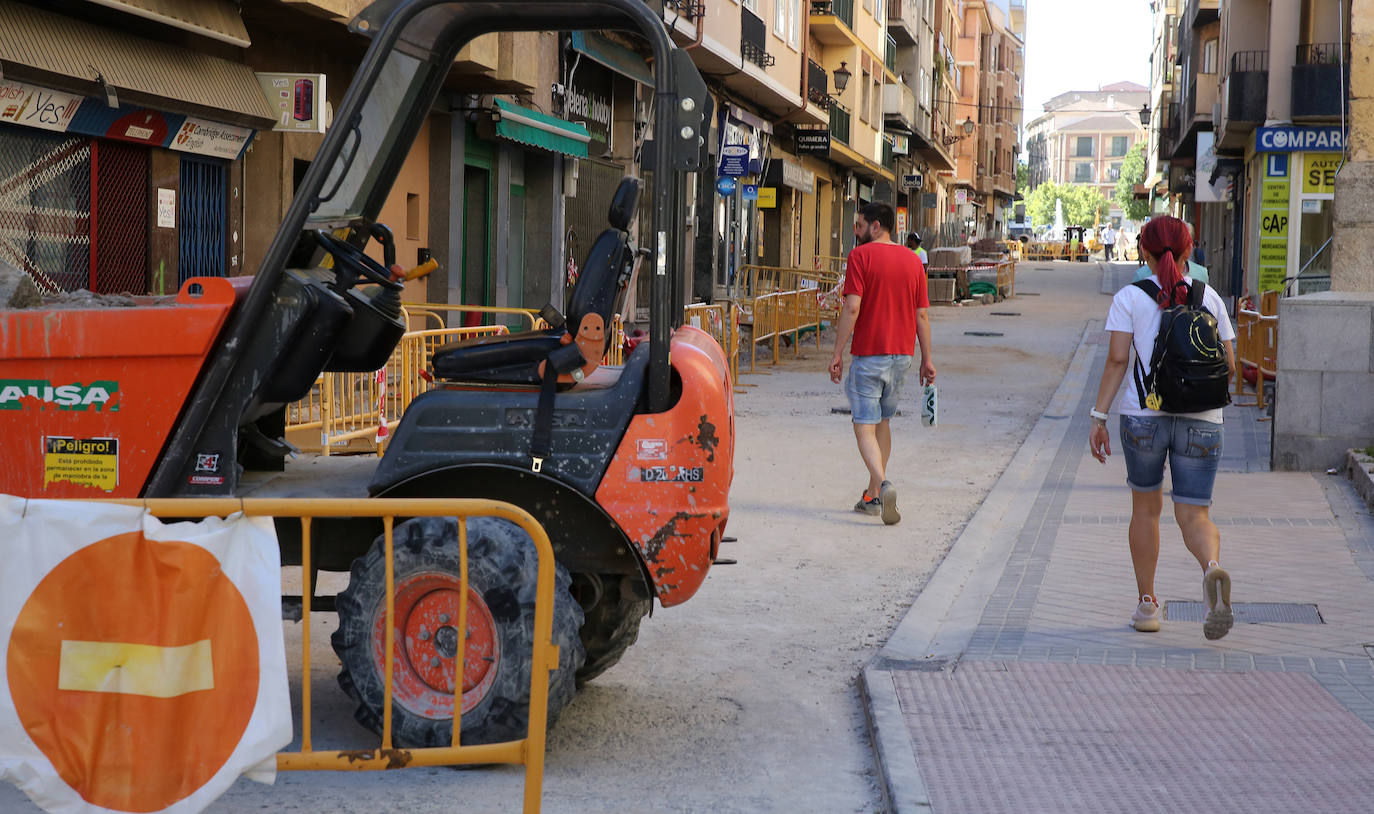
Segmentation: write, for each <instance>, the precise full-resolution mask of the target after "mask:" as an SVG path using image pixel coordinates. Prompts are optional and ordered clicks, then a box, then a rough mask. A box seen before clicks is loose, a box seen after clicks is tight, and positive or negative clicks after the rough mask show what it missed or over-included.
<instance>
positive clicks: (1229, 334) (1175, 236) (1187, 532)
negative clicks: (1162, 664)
mask: <svg viewBox="0 0 1374 814" xmlns="http://www.w3.org/2000/svg"><path fill="white" fill-rule="evenodd" d="M1192 248H1193V241H1192V239H1191V238H1190V237H1189V235H1188V230H1187V228H1186V227H1185V226H1184V223H1183V221H1181V220H1179V219H1178V218H1172V217H1167V216H1164V217H1157V218H1154V219H1153V220H1151V221H1150V222H1149V223H1147V224H1145V228H1144V229H1142V230H1141V232H1140V249H1141V251H1142V253H1143V254H1142V256H1143V257H1144V258H1145V263H1146V265H1147V266H1148V268H1149V270H1150V272H1151V275H1150V279H1151V280H1152V281H1153V282H1154V283H1155V285H1157V286H1158V287H1159V291H1160V293H1159V299H1158V300H1155V299H1152V298H1151V297H1150V295H1149V294H1147V293H1146V292H1145V291H1144V290H1142V289H1141V288H1139V287H1138V286H1135V285H1128V286H1126V287H1124V288H1122V289H1121V290H1120V291H1118V292H1117V293H1116V296H1115V297H1113V298H1112V306H1111V311H1110V312H1109V313H1108V316H1107V331H1108V332H1109V333H1110V335H1111V340H1110V345H1109V348H1108V352H1107V366H1106V368H1105V369H1104V370H1103V371H1102V382H1101V385H1100V386H1099V387H1098V391H1097V404H1096V406H1095V407H1094V408H1093V409H1092V410H1091V411H1090V412H1091V419H1092V428H1091V430H1090V431H1089V436H1088V444H1089V447H1090V448H1091V451H1092V455H1093V457H1094V458H1096V459H1097V460H1098V461H1100V462H1102V463H1104V464H1105V463H1106V462H1107V457H1108V456H1109V455H1111V453H1112V451H1111V438H1110V435H1109V434H1108V431H1107V411H1108V410H1110V409H1111V406H1112V400H1113V399H1115V398H1116V393H1117V390H1118V389H1120V387H1121V380H1122V379H1123V378H1125V379H1126V394H1125V395H1124V396H1123V397H1122V399H1121V423H1120V430H1121V446H1122V449H1123V453H1124V456H1125V459H1126V484H1127V485H1128V486H1129V487H1130V488H1131V524H1130V527H1129V529H1128V532H1127V534H1128V538H1129V541H1130V548H1131V562H1132V564H1133V565H1134V567H1135V580H1136V588H1137V589H1138V591H1139V595H1140V596H1139V604H1138V605H1137V607H1136V610H1135V613H1134V614H1132V615H1131V624H1132V626H1133V627H1135V629H1136V630H1139V631H1142V632H1147V633H1148V632H1154V631H1157V630H1159V627H1160V617H1161V614H1160V611H1159V601H1158V595H1157V594H1156V593H1155V585H1154V582H1155V567H1156V565H1157V564H1158V562H1159V515H1160V512H1161V511H1162V509H1163V506H1164V498H1163V492H1162V488H1163V485H1164V463H1165V460H1166V458H1167V460H1168V463H1169V472H1170V476H1171V479H1172V485H1173V491H1172V494H1171V495H1170V497H1172V498H1173V503H1174V518H1175V520H1177V521H1178V527H1179V531H1181V532H1182V533H1183V542H1184V545H1186V546H1187V547H1188V550H1189V551H1190V552H1192V554H1193V556H1194V557H1195V558H1196V559H1197V561H1198V564H1199V565H1200V566H1201V567H1202V572H1203V577H1202V585H1203V602H1204V605H1205V606H1206V609H1207V619H1206V622H1204V624H1203V634H1204V635H1205V636H1206V637H1207V638H1208V639H1219V638H1221V637H1222V636H1225V635H1226V633H1227V632H1228V631H1229V630H1230V629H1231V625H1232V622H1233V618H1232V613H1231V599H1230V596H1231V577H1230V575H1229V574H1228V573H1227V572H1226V571H1225V570H1224V569H1223V568H1222V567H1221V565H1220V564H1219V561H1218V558H1219V557H1220V554H1221V535H1220V533H1219V532H1218V531H1217V527H1216V524H1215V523H1213V522H1212V519H1211V516H1210V509H1209V507H1210V506H1211V504H1212V487H1213V485H1214V483H1215V482H1216V476H1217V465H1218V463H1219V462H1220V460H1221V409H1220V408H1217V409H1214V410H1207V411H1205V412H1200V413H1164V412H1160V411H1159V410H1154V409H1150V408H1149V407H1147V406H1146V404H1145V398H1144V394H1142V393H1141V392H1140V391H1139V387H1138V386H1137V379H1138V378H1139V379H1140V380H1142V381H1143V380H1144V378H1145V377H1146V376H1148V374H1149V368H1148V365H1147V360H1151V358H1152V356H1153V350H1154V344H1155V336H1156V334H1157V333H1158V332H1159V326H1160V321H1161V315H1162V313H1163V309H1164V308H1166V307H1168V306H1170V305H1177V304H1181V303H1183V302H1186V301H1187V296H1188V295H1187V293H1186V292H1187V291H1189V290H1191V287H1192V286H1194V285H1201V286H1206V285H1207V284H1206V283H1204V282H1202V281H1201V280H1197V279H1193V280H1191V281H1190V280H1188V278H1186V277H1184V276H1183V274H1182V272H1181V270H1180V269H1181V266H1182V264H1183V260H1184V258H1185V257H1187V256H1188V254H1189V252H1191V251H1192ZM1180 283H1181V285H1180ZM1202 303H1203V307H1204V308H1206V309H1207V310H1208V311H1210V312H1211V314H1212V315H1213V316H1214V317H1216V319H1217V328H1218V335H1219V336H1220V339H1221V341H1222V344H1223V346H1224V347H1225V349H1226V359H1227V362H1228V364H1229V365H1230V366H1231V369H1232V371H1234V369H1235V349H1234V347H1233V346H1232V343H1233V341H1234V340H1235V337H1236V332H1235V329H1234V328H1232V327H1231V321H1230V319H1229V318H1228V316H1227V313H1226V306H1225V304H1223V303H1222V301H1221V297H1220V296H1218V295H1217V293H1216V291H1214V290H1212V289H1211V288H1207V289H1206V290H1205V291H1204V294H1203V301H1202ZM1132 347H1134V349H1135V354H1136V360H1137V364H1138V365H1140V369H1141V370H1143V373H1141V374H1140V376H1139V377H1137V376H1126V370H1127V367H1128V366H1129V365H1130V361H1131V349H1132Z"/></svg>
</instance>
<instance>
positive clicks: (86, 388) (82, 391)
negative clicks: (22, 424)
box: [0, 379, 119, 412]
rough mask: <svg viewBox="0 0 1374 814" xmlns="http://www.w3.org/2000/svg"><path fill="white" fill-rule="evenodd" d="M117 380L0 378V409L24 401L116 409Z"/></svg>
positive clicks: (62, 407) (70, 407)
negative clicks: (69, 381)
mask: <svg viewBox="0 0 1374 814" xmlns="http://www.w3.org/2000/svg"><path fill="white" fill-rule="evenodd" d="M117 395H119V382H111V381H100V382H91V383H90V384H81V383H79V382H78V383H74V384H59V385H54V384H53V383H52V382H50V381H48V380H46V379H0V410H22V409H24V407H25V406H26V404H25V402H26V401H27V400H30V399H31V400H33V401H37V402H40V409H42V407H41V404H42V403H46V404H56V405H57V407H58V409H60V410H78V411H81V412H85V411H86V410H90V409H94V410H97V411H106V410H107V411H110V412H114V411H117V410H119V402H118V401H116V400H115V397H116V396H117Z"/></svg>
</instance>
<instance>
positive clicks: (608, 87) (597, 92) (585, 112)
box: [563, 59, 615, 155]
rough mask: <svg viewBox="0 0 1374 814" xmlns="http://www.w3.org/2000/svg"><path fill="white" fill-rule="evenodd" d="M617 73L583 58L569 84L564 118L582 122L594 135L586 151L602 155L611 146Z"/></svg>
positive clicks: (589, 132) (591, 134)
mask: <svg viewBox="0 0 1374 814" xmlns="http://www.w3.org/2000/svg"><path fill="white" fill-rule="evenodd" d="M614 77H615V75H614V74H612V73H611V72H610V71H608V70H606V69H605V68H603V67H601V66H600V65H598V64H596V63H594V62H591V61H590V60H585V59H584V60H582V62H581V63H580V64H579V65H578V66H577V70H576V71H574V72H573V76H572V81H571V82H569V83H568V98H567V107H566V109H565V111H564V116H563V118H565V119H567V120H568V121H570V122H581V123H582V124H583V125H584V126H586V128H587V133H588V135H590V136H591V137H592V140H591V142H590V143H589V144H588V145H587V151H588V152H589V153H591V154H592V155H600V154H601V153H604V152H606V151H607V150H609V149H611V118H612V115H611V114H612V111H614V110H615V83H614Z"/></svg>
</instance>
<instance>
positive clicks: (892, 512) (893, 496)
mask: <svg viewBox="0 0 1374 814" xmlns="http://www.w3.org/2000/svg"><path fill="white" fill-rule="evenodd" d="M878 501H879V504H880V505H881V506H882V515H883V522H884V523H885V524H887V525H889V526H893V525H896V524H897V523H900V522H901V521H902V516H901V515H900V514H898V513H897V489H896V487H894V486H893V485H892V481H887V480H885V481H883V485H882V487H881V488H880V489H879V490H878Z"/></svg>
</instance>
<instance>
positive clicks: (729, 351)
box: [683, 302, 739, 386]
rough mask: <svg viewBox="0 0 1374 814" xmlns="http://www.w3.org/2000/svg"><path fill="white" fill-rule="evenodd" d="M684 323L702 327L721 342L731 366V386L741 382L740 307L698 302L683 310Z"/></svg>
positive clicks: (725, 303)
mask: <svg viewBox="0 0 1374 814" xmlns="http://www.w3.org/2000/svg"><path fill="white" fill-rule="evenodd" d="M683 324H685V325H691V326H694V327H696V328H700V329H701V330H703V331H705V332H706V333H708V334H710V335H711V337H712V338H713V339H715V340H716V341H717V342H719V343H720V347H721V349H722V350H724V351H725V358H726V359H727V360H728V364H729V368H730V384H731V386H733V385H735V384H736V383H738V382H739V307H738V306H736V305H735V304H734V303H729V302H717V303H712V304H710V305H707V304H706V303H697V304H696V305H689V306H687V308H686V310H685V311H684V312H683Z"/></svg>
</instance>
